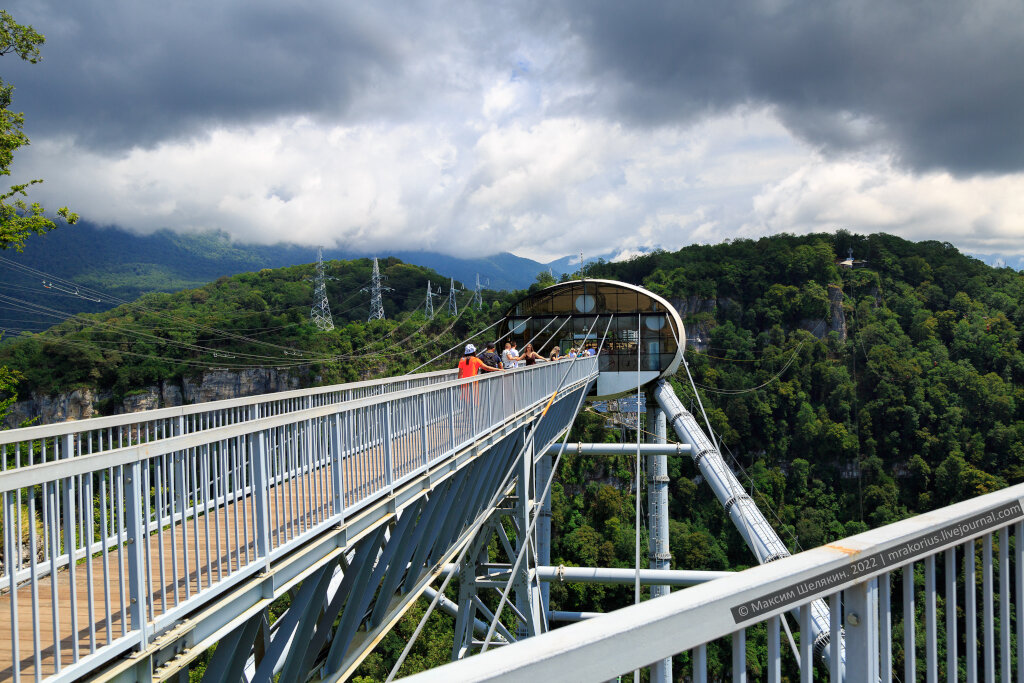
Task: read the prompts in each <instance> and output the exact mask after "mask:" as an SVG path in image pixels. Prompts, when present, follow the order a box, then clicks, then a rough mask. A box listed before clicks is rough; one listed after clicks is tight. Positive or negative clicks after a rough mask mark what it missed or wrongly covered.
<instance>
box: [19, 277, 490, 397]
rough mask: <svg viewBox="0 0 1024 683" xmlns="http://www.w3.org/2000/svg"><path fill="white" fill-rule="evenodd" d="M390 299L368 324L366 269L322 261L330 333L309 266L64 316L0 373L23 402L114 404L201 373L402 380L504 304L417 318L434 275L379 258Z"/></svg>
mask: <svg viewBox="0 0 1024 683" xmlns="http://www.w3.org/2000/svg"><path fill="white" fill-rule="evenodd" d="M379 265H380V270H381V273H382V274H383V275H384V276H385V278H386V284H387V286H388V287H389V288H390V289H387V290H386V291H384V292H383V303H384V311H385V315H386V317H387V319H386V320H375V321H372V322H369V323H368V322H366V317H367V311H368V308H369V307H368V303H369V298H370V294H369V291H364V288H366V287H367V286H368V285H369V284H370V275H371V271H372V267H373V263H372V260H370V259H357V260H354V261H327V262H326V263H325V274H326V276H327V280H326V288H327V296H328V300H329V302H330V305H331V309H332V314H333V318H334V323H335V326H336V327H335V329H334V330H332V331H329V332H324V331H321V330H319V329H317V327H316V326H314V325H313V324H312V323H311V322H310V309H311V307H312V305H313V303H314V301H313V289H314V283H313V277H314V275H315V272H314V271H315V268H314V267H313V266H312V265H304V266H291V267H288V268H278V269H276V270H269V269H265V270H260V271H258V272H251V273H243V274H240V275H234V276H231V277H222V278H220V279H218V280H216V281H215V282H212V283H210V284H208V285H206V286H203V287H200V288H198V289H191V290H184V291H180V292H175V293H156V294H147V295H145V296H143V297H141V298H140V299H138V300H137V301H135V302H133V303H131V304H126V305H123V306H119V307H118V308H116V309H113V310H111V311H107V312H103V313H95V314H82V315H76V316H70V317H68V319H67V320H66V321H65V322H62V323H60V324H58V325H56V326H54V327H53V328H51V329H50V330H48V331H47V332H45V333H43V334H38V335H29V336H24V337H22V338H18V339H15V340H13V341H11V342H10V343H8V344H6V345H4V346H3V347H0V365H7V366H9V367H10V368H11V369H13V370H15V371H17V372H19V373H20V375H21V377H22V379H21V381H20V382H19V383H18V385H17V391H18V392H19V393H21V394H27V393H29V392H37V393H53V392H58V391H68V390H71V389H75V388H78V387H92V388H95V389H98V390H101V391H111V392H113V394H114V395H115V396H117V397H121V396H124V395H126V394H128V393H130V392H132V391H136V390H139V389H140V388H142V387H144V386H147V385H151V384H154V383H156V382H159V381H163V380H168V379H176V378H180V377H182V376H187V375H190V374H191V375H194V374H197V373H199V372H201V371H202V370H204V369H213V368H221V369H228V370H245V369H251V368H277V369H291V370H293V371H294V372H295V373H298V374H301V375H302V376H303V378H304V379H303V383H305V384H308V383H311V382H314V381H317V382H321V383H333V382H342V381H355V380H359V379H366V378H368V377H376V376H380V375H384V374H401V373H402V372H404V371H408V370H411V369H412V368H414V367H416V366H417V365H419V364H420V363H422V362H424V361H427V360H429V359H430V358H431V357H432V356H434V355H435V354H437V353H438V352H440V351H442V350H443V349H444V348H447V346H450V345H451V344H454V343H456V342H458V340H459V339H461V338H463V336H465V334H466V333H467V331H468V330H470V329H474V326H476V325H477V322H478V320H480V319H483V318H487V319H489V317H490V316H491V315H492V311H491V309H492V308H495V311H497V310H499V309H500V310H504V308H503V307H504V303H498V302H499V301H503V299H501V298H500V297H501V296H505V295H504V294H502V295H499V294H498V293H496V292H493V291H490V290H485V291H484V293H483V294H484V297H483V298H484V304H485V306H484V310H477V309H475V308H471V307H469V306H467V304H468V303H469V300H470V297H471V296H472V292H461V293H459V294H458V295H457V304H458V307H459V314H458V315H457V316H450V315H448V313H447V307H446V302H445V300H444V299H443V298H440V297H438V298H437V299H435V301H434V306H435V309H436V310H437V311H438V312H439V313H440V314H439V315H437V316H436V317H434V318H433V319H429V320H428V319H427V317H426V316H425V315H424V309H425V302H426V291H427V282H428V280H430V281H432V282H433V283H435V289H436V284H437V283H439V282H441V281H442V280H443V278H442V276H440V275H438V274H437V273H436V272H434V271H432V270H430V269H426V268H421V267H419V266H413V265H409V264H406V263H402V262H401V261H399V260H398V259H380V261H379Z"/></svg>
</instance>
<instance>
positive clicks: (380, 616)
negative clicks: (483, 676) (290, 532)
mask: <svg viewBox="0 0 1024 683" xmlns="http://www.w3.org/2000/svg"><path fill="white" fill-rule="evenodd" d="M587 388H588V387H586V386H584V387H580V388H579V389H577V390H576V391H573V392H571V393H569V394H567V395H565V396H563V397H562V398H561V399H559V400H557V401H555V402H554V403H553V404H552V406H551V407H550V408H549V409H548V410H547V411H546V412H545V413H541V414H538V415H535V416H534V417H533V418H532V421H529V420H525V421H524V420H521V421H519V422H518V423H517V424H516V426H515V427H514V428H512V429H508V430H506V431H505V433H504V434H503V435H499V438H496V439H493V440H492V441H491V442H490V443H489V444H483V447H484V448H486V451H484V450H483V449H481V451H480V452H478V454H477V457H475V458H473V459H472V460H471V461H469V462H468V463H466V464H465V465H464V466H463V467H462V468H461V469H458V470H457V471H454V472H452V474H451V475H450V476H447V477H446V478H444V479H441V480H440V481H438V482H437V484H436V485H435V487H434V488H433V490H430V491H428V492H426V493H424V494H421V497H419V498H418V499H411V501H410V502H409V503H407V504H406V505H405V507H404V508H397V509H396V511H395V512H394V513H392V515H391V516H390V518H388V519H386V520H384V521H385V523H383V524H377V525H376V526H373V527H368V528H365V531H363V532H362V533H361V534H360V536H359V539H358V541H357V542H356V543H348V544H344V549H343V548H342V547H338V546H339V545H342V543H341V541H342V539H344V537H345V534H344V533H343V531H344V530H340V531H342V533H341V535H340V536H338V537H337V540H336V541H335V544H334V545H333V546H332V547H334V548H335V549H334V551H333V552H331V553H326V554H325V555H324V557H323V559H322V560H321V561H320V562H319V563H318V564H317V565H316V568H315V569H314V571H312V572H309V573H307V574H306V575H305V576H304V577H303V581H302V583H301V584H298V585H297V587H296V588H295V591H294V595H293V600H292V604H291V605H290V607H289V609H288V610H287V611H286V612H285V613H284V614H282V615H281V616H280V617H279V618H278V620H277V621H276V622H275V624H274V628H273V629H270V633H269V638H268V637H267V635H268V634H267V629H266V627H265V623H266V622H265V618H264V610H265V608H266V606H267V605H269V600H267V601H266V602H265V604H263V605H262V609H260V610H258V611H256V612H253V613H252V614H250V615H249V616H248V617H247V618H246V619H245V620H244V621H240V622H239V621H237V620H236V623H237V624H238V625H237V626H236V627H235V629H234V630H233V631H231V632H228V633H225V634H222V637H221V642H222V643H223V644H224V645H227V644H229V643H230V644H231V647H223V648H218V652H220V651H221V650H223V651H224V652H223V654H222V655H221V657H219V658H215V659H216V662H215V664H216V666H215V668H213V669H208V674H207V676H206V677H205V678H204V680H239V679H240V678H241V675H239V677H237V678H236V677H235V674H236V673H239V674H240V673H241V672H242V671H245V664H246V662H248V667H249V668H248V672H247V673H248V675H247V676H246V678H248V680H250V681H253V682H258V683H263V682H265V681H270V680H273V678H274V676H275V675H278V674H279V675H280V676H279V679H280V680H306V679H308V678H309V677H310V676H311V675H312V676H314V677H315V678H320V679H322V680H341V679H344V678H346V677H348V676H350V675H351V674H352V672H353V671H354V670H355V669H356V668H357V667H358V666H359V664H360V663H361V662H362V660H363V659H364V658H365V657H366V655H368V654H369V653H370V652H371V651H372V649H373V647H374V646H375V645H376V644H377V643H379V642H380V640H381V639H382V638H383V637H384V635H385V634H386V633H387V632H388V630H390V629H391V627H392V626H393V625H394V624H395V623H396V622H397V621H398V619H399V618H400V617H401V616H402V614H404V613H405V611H406V610H407V609H408V608H409V607H410V606H411V604H412V603H413V602H414V601H415V600H416V599H417V598H418V597H419V596H420V595H421V594H423V592H424V591H425V590H427V589H428V587H429V584H430V583H431V582H432V581H433V580H434V579H435V578H437V576H439V575H440V574H441V572H442V571H443V568H444V567H445V566H446V563H448V562H451V561H452V560H453V559H454V558H455V557H456V556H457V555H458V554H459V553H460V552H461V551H462V549H463V548H464V547H465V545H466V544H467V543H471V542H477V541H478V540H479V539H480V538H485V539H488V540H489V539H490V538H491V537H492V536H491V535H488V534H478V533H475V530H476V529H477V528H478V525H479V524H480V523H485V524H491V525H492V526H491V527H490V529H491V532H492V533H493V530H494V526H493V524H498V525H499V526H500V520H501V518H502V516H503V515H508V514H509V512H508V510H505V509H503V507H502V506H501V505H500V504H499V507H497V508H494V509H491V508H489V507H488V504H489V502H490V501H491V500H494V499H495V498H499V499H500V497H499V496H498V494H499V491H498V488H499V486H501V483H502V482H509V479H508V477H506V475H507V474H508V473H510V471H511V470H512V469H513V468H515V469H516V472H517V476H516V477H515V478H513V479H511V484H506V486H507V488H506V490H505V491H504V493H506V494H507V493H511V492H512V491H513V488H514V489H515V491H516V492H517V493H519V492H520V491H522V492H523V495H518V496H515V498H519V499H525V502H524V504H523V510H521V511H520V513H521V514H523V515H528V514H530V510H531V509H532V507H534V506H533V505H532V504H531V503H530V502H529V501H530V496H529V491H528V489H525V488H523V486H524V479H523V476H524V475H525V476H527V477H528V476H529V470H532V462H533V453H532V450H524V448H523V445H524V441H525V438H526V435H527V434H528V433H530V431H531V429H532V428H533V425H534V424H536V429H534V430H533V434H534V440H535V442H536V443H537V444H538V445H542V446H545V447H546V446H547V444H549V443H550V442H551V441H552V440H553V439H554V438H555V437H556V436H557V435H558V434H559V433H561V432H564V430H565V429H566V428H567V427H568V426H569V425H570V424H571V423H572V420H573V418H574V417H575V406H576V405H577V403H578V401H579V399H580V394H581V392H584V391H586V390H587ZM524 463H526V464H525V465H524ZM525 482H526V483H527V484H529V483H530V480H529V478H527V479H526V480H525ZM487 517H490V518H491V519H492V520H495V521H493V522H484V520H485V519H486V518H487ZM524 518H527V517H524ZM353 521H354V520H353ZM349 523H351V522H349ZM519 536H521V534H517V535H516V537H517V538H518V537H519ZM482 543H483V549H484V550H483V552H486V543H487V541H486V540H485V541H482ZM518 548H519V546H518V545H517V546H516V550H518ZM346 556H347V558H346ZM478 556H479V554H477V557H478ZM521 573H522V574H523V578H524V580H526V581H530V580H533V581H536V579H535V573H534V574H532V575H531V574H529V573H526V572H521ZM525 590H529V585H527V587H526V588H525ZM534 602H535V603H536V605H535V606H534V607H533V608H532V609H531V611H532V612H533V613H534V614H539V613H540V612H539V609H540V605H539V600H534ZM473 605H474V608H475V610H477V612H478V613H479V614H481V615H483V616H485V617H486V618H488V619H491V618H492V617H493V615H492V614H491V613H490V611H489V610H487V608H486V606H485V605H484V603H483V602H482V601H480V599H479V597H476V598H475V600H474V601H473ZM462 611H463V610H460V612H462ZM519 611H521V610H519ZM466 613H467V614H469V613H470V610H466ZM474 614H475V613H474ZM336 622H337V625H336V626H335V623H336ZM477 622H480V620H478V619H475V618H473V619H468V620H467V623H468V625H469V627H468V634H469V635H468V642H469V643H470V644H472V642H473V641H472V638H473V631H474V627H476V628H479V626H481V625H482V626H483V627H484V629H485V630H486V624H482V622H481V623H477ZM261 624H263V625H264V627H263V628H261ZM537 629H539V622H536V625H533V626H531V628H530V632H531V634H533V633H536V632H538V630H537ZM498 633H499V635H500V636H501V639H500V640H499V641H497V642H509V641H512V640H514V638H513V636H512V634H511V633H510V632H509V631H508V630H506V629H504V627H501V628H500V629H499V630H498ZM268 641H269V642H268ZM240 652H244V653H245V655H244V657H243V656H242V654H240ZM211 663H213V662H211Z"/></svg>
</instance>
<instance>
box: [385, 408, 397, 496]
mask: <svg viewBox="0 0 1024 683" xmlns="http://www.w3.org/2000/svg"><path fill="white" fill-rule="evenodd" d="M383 431H384V468H385V470H386V472H385V476H386V477H387V478H386V479H385V481H386V482H387V486H388V489H389V490H390V488H391V486H392V484H394V482H395V470H394V467H393V464H394V463H393V462H392V453H391V401H387V402H385V403H384V430H383Z"/></svg>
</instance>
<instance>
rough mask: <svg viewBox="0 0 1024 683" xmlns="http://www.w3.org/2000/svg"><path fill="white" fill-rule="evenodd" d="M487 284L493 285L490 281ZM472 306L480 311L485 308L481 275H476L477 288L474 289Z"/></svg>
mask: <svg viewBox="0 0 1024 683" xmlns="http://www.w3.org/2000/svg"><path fill="white" fill-rule="evenodd" d="M487 284H491V281H490V280H488V281H487ZM471 305H474V306H476V310H478V311H479V310H481V309H482V308H483V307H484V295H483V285H481V284H480V273H477V274H476V287H474V288H473V302H472V304H471Z"/></svg>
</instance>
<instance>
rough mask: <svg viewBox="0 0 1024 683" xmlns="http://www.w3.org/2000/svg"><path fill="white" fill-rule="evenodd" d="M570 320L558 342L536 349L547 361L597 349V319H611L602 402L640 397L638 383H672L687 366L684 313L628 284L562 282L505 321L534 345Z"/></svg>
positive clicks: (514, 309)
mask: <svg viewBox="0 0 1024 683" xmlns="http://www.w3.org/2000/svg"><path fill="white" fill-rule="evenodd" d="M566 316H568V317H569V318H570V320H571V324H570V325H568V326H567V327H566V328H565V329H564V330H563V331H561V332H560V333H558V334H556V335H555V338H554V339H547V338H544V337H541V338H540V340H539V341H538V342H535V343H534V346H535V347H536V349H537V351H539V352H540V353H541V355H543V356H547V355H548V352H549V350H550V349H551V348H553V347H555V346H558V347H559V348H560V349H561V353H563V354H565V353H568V352H569V350H570V348H571V347H574V346H575V347H577V348H578V349H580V350H581V351H582V350H583V349H584V348H585V347H587V346H593V347H594V348H596V346H597V341H598V336H599V334H598V333H595V332H594V331H593V327H592V324H591V323H592V321H593V320H594V318H595V316H600V317H604V316H611V318H612V325H611V327H610V328H609V330H608V332H607V336H606V338H605V340H604V342H603V347H602V352H601V362H600V370H601V374H600V375H599V376H598V379H597V395H598V396H599V397H612V396H618V395H621V394H623V393H625V392H629V391H635V390H636V388H637V382H638V381H639V383H640V384H647V383H648V382H652V381H654V380H657V379H659V378H666V377H671V376H672V375H674V374H675V372H676V370H677V369H678V368H679V364H680V363H681V362H682V359H683V350H684V349H685V347H686V332H685V330H684V329H683V321H682V319H681V318H680V317H679V313H678V312H677V311H676V309H675V308H674V307H673V306H672V304H670V303H669V302H668V301H666V300H665V299H663V298H662V297H660V296H658V295H657V294H655V293H653V292H650V291H648V290H646V289H644V288H643V287H639V286H637V285H632V284H629V283H628V282H618V281H615V280H572V281H569V282H560V283H559V284H557V285H552V286H551V287H546V288H545V289H542V290H539V291H537V292H534V293H533V294H530V295H529V296H527V297H525V298H523V299H522V300H520V301H518V302H517V303H516V304H515V305H513V306H512V307H511V308H510V309H509V311H508V312H507V313H506V315H505V318H506V325H507V329H508V330H509V331H510V332H511V333H512V335H513V336H514V337H521V338H523V339H530V338H532V337H533V336H535V335H536V334H537V332H538V331H539V330H540V329H542V327H543V326H544V325H545V324H546V323H547V322H548V321H550V320H551V319H555V318H557V319H563V318H565V317H566ZM588 330H590V331H589V332H588ZM519 351H520V353H522V351H523V349H522V348H520V349H519Z"/></svg>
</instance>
